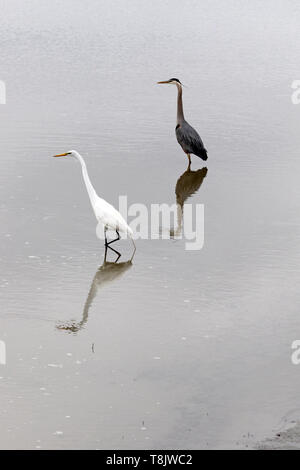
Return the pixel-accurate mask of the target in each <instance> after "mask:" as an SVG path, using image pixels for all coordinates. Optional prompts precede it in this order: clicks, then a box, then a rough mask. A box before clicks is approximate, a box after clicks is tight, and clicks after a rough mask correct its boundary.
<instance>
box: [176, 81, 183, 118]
mask: <svg viewBox="0 0 300 470" xmlns="http://www.w3.org/2000/svg"><path fill="white" fill-rule="evenodd" d="M176 86H177V90H178V94H177V124H180V123H181V122H182V121H183V120H184V115H183V105H182V86H181V85H180V83H176Z"/></svg>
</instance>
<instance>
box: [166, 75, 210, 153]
mask: <svg viewBox="0 0 300 470" xmlns="http://www.w3.org/2000/svg"><path fill="white" fill-rule="evenodd" d="M158 83H170V84H175V85H176V87H177V91H178V95H177V125H176V129H175V132H176V137H177V141H178V143H179V145H181V147H182V149H183V151H184V152H185V153H186V154H187V156H188V159H189V162H191V156H190V155H191V153H192V154H194V155H197V157H200V158H202V160H207V150H206V148H205V147H204V144H203V142H202V139H201V137H200V135H199V134H198V132H197V131H195V129H194V128H193V127H192V126H190V124H189V123H188V122H187V121H186V120H185V119H184V114H183V104H182V84H181V82H180V80H178V78H171V79H170V80H167V81H164V82H158Z"/></svg>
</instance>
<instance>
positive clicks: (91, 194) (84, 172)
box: [76, 153, 98, 205]
mask: <svg viewBox="0 0 300 470" xmlns="http://www.w3.org/2000/svg"><path fill="white" fill-rule="evenodd" d="M76 156H77V159H78V160H79V162H80V164H81V169H82V176H83V179H84V182H85V186H86V189H87V192H88V195H89V198H90V201H91V204H92V205H93V203H94V202H95V201H96V199H97V197H98V196H97V193H96V191H95V190H94V188H93V185H92V183H91V180H90V178H89V174H88V172H87V168H86V164H85V161H84V160H83V158H82V156H81V155H80V154H79V153H77V155H76Z"/></svg>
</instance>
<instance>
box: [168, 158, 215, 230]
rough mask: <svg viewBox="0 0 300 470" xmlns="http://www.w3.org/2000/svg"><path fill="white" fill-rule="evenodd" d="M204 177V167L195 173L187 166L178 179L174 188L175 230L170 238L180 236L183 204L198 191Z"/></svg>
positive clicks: (205, 171) (205, 172)
mask: <svg viewBox="0 0 300 470" xmlns="http://www.w3.org/2000/svg"><path fill="white" fill-rule="evenodd" d="M206 175H207V168H206V167H203V168H201V169H200V170H197V171H192V170H191V168H190V165H189V166H188V168H187V170H186V171H185V172H184V173H182V175H181V176H180V177H179V178H178V180H177V183H176V187H175V194H176V204H177V229H176V230H173V231H171V235H172V236H175V237H177V236H179V235H180V234H181V230H182V222H183V208H184V203H185V201H186V200H187V199H188V198H189V197H191V196H192V195H193V194H195V193H196V192H197V191H198V190H199V189H200V187H201V185H202V183H203V180H204V178H205V177H206Z"/></svg>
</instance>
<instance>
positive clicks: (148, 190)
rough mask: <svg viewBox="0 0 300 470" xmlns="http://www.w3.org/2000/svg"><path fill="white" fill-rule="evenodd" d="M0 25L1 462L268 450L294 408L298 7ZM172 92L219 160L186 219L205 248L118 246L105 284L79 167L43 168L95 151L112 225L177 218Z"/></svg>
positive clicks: (64, 5) (66, 11)
mask: <svg viewBox="0 0 300 470" xmlns="http://www.w3.org/2000/svg"><path fill="white" fill-rule="evenodd" d="M0 7H1V18H0V41H1V45H2V47H1V51H2V52H1V59H0V64H1V67H0V73H1V76H0V79H2V80H4V81H5V82H6V86H7V104H6V105H1V106H0V118H1V127H0V138H1V146H0V148H1V171H0V183H1V184H0V218H1V224H0V239H1V244H0V261H1V272H0V302H1V303H0V305H1V309H0V339H1V340H3V341H5V343H6V348H7V364H6V366H3V365H0V393H1V407H0V420H1V431H0V446H1V448H26V449H32V448H33V449H34V448H42V449H47V448H55V449H63V448H82V449H92V448H120V449H121V448H122V449H123V448H124V449H126V448H150V449H151V448H175V449H176V448H229V447H234V448H245V447H246V446H249V447H252V446H254V445H255V444H256V443H257V442H258V441H261V440H262V439H264V438H265V437H268V436H272V435H273V434H274V432H275V431H276V430H277V429H278V426H280V423H282V420H283V419H284V417H285V416H287V417H288V420H292V419H293V416H294V411H295V412H297V410H298V409H299V407H300V403H299V387H300V369H298V368H297V367H296V366H293V365H292V363H291V360H290V356H291V343H292V341H294V340H295V339H297V338H299V333H300V319H299V305H300V292H299V281H300V268H299V266H300V253H299V235H300V223H299V213H300V191H299V172H300V159H299V148H300V136H299V117H300V107H297V106H295V105H294V106H293V105H292V104H291V98H290V95H291V83H292V81H293V80H295V79H297V78H299V46H300V39H299V34H298V31H299V21H300V6H299V3H298V2H297V0H288V1H286V0H285V1H281V0H276V1H274V0H272V1H271V0H264V1H263V2H261V1H258V0H255V1H252V2H244V1H241V0H240V1H233V0H229V1H226V2H225V1H220V0H218V1H217V0H211V1H210V2H206V1H204V0H202V1H199V0H197V1H192V0H191V1H187V0H186V1H184V2H182V1H179V0H178V1H177V0H172V1H164V2H160V1H154V2H148V1H145V0H143V1H137V0H131V1H130V2H128V1H126V2H125V1H121V0H118V1H115V2H109V1H104V0H103V1H95V0H89V1H88V2H83V1H70V0H64V1H63V2H59V1H51V2H50V1H44V2H39V1H37V0H31V2H27V3H24V2H23V1H21V0H20V1H19V0H12V1H11V2H6V1H4V0H1V1H0ZM171 77H178V78H180V80H181V81H182V82H183V83H184V84H186V85H187V87H186V88H185V89H184V106H185V114H186V118H187V119H188V120H189V121H190V122H191V124H192V125H194V126H195V127H196V128H197V130H199V132H200V133H201V136H202V137H203V140H204V142H205V145H206V147H207V149H208V151H209V159H208V161H207V162H206V163H205V165H206V166H204V165H203V162H202V161H201V160H200V159H198V158H197V157H193V162H192V170H193V171H197V170H201V171H200V172H198V174H193V175H192V176H193V178H196V180H197V181H196V183H195V184H196V186H197V185H198V186H200V188H199V190H198V191H197V192H196V193H195V194H194V195H193V196H191V197H190V198H189V200H188V201H189V202H190V203H192V204H194V205H195V204H196V203H202V204H204V205H205V245H204V248H203V249H202V250H200V251H186V250H185V241H184V240H174V239H173V240H138V241H137V252H136V256H135V257H134V259H133V262H132V264H131V263H130V262H129V261H128V260H129V259H130V256H131V252H130V249H131V248H130V247H129V245H128V243H126V241H122V242H121V243H120V244H119V247H120V248H121V251H122V258H121V259H120V262H122V263H123V264H120V265H119V266H118V267H116V266H114V265H111V264H107V265H104V266H103V254H104V249H103V246H102V243H100V242H99V240H97V238H96V237H95V226H96V224H95V220H94V215H93V213H92V210H91V208H90V205H89V200H88V197H87V194H86V190H85V187H84V186H83V183H82V177H81V171H80V167H79V165H78V163H77V162H76V161H73V160H72V161H67V160H62V159H61V160H58V159H52V158H51V155H53V154H54V153H61V152H64V151H67V150H69V149H70V148H75V149H77V150H78V151H79V152H81V153H82V155H83V156H84V157H85V158H86V162H87V165H88V169H89V172H90V175H91V179H92V182H93V183H94V185H95V188H96V190H97V191H98V193H99V195H101V196H103V197H104V198H105V199H107V200H108V201H110V202H111V203H113V204H114V205H116V206H118V197H119V195H127V197H128V203H129V204H131V203H134V202H140V203H143V204H146V205H147V206H148V207H149V206H150V204H151V203H167V204H173V203H175V202H176V197H178V194H177V196H176V193H175V188H176V185H177V181H178V179H179V178H180V177H181V175H183V174H184V173H185V171H186V167H187V159H186V157H185V155H184V154H183V152H182V151H181V149H180V147H179V146H178V145H177V142H176V140H175V136H174V127H175V115H176V89H175V87H163V86H161V87H159V86H156V82H157V81H158V80H166V79H169V78H171ZM198 178H199V180H198ZM181 181H182V179H181ZM178 187H179V192H180V184H179V183H178V185H177V193H178ZM179 197H180V194H179ZM112 260H113V258H112V259H110V261H112Z"/></svg>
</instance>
